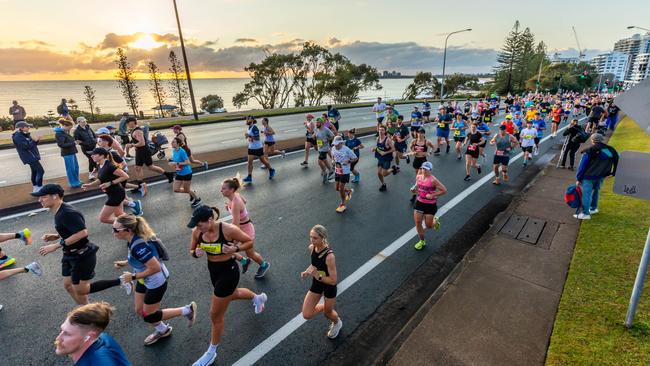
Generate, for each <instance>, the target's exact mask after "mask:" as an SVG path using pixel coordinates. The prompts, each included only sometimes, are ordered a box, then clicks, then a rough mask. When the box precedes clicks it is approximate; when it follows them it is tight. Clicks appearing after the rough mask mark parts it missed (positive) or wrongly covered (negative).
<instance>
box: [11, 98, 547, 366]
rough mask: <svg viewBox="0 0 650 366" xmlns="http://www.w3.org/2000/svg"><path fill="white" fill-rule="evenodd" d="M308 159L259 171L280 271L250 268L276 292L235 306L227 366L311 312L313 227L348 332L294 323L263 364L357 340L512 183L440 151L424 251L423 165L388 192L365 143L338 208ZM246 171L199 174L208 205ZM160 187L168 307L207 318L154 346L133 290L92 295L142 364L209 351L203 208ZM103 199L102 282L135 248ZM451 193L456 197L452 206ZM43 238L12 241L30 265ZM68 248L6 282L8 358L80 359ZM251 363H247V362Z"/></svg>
mask: <svg viewBox="0 0 650 366" xmlns="http://www.w3.org/2000/svg"><path fill="white" fill-rule="evenodd" d="M401 109H406V108H401ZM501 117H503V114H502V115H501ZM367 122H371V121H367ZM228 128H231V127H228ZM232 128H233V129H237V133H241V128H240V127H239V125H237V124H233V127H232ZM494 129H495V128H493V130H494ZM427 130H428V135H429V136H433V127H428V128H427ZM362 141H363V142H364V144H366V146H369V145H370V146H371V145H372V138H365V139H363V140H362ZM553 143H554V142H553V140H548V141H545V142H544V143H543V144H542V147H541V153H540V155H539V157H537V158H536V160H539V163H540V164H543V163H544V162H545V161H548V160H547V159H548V158H549V156H550V154H548V153H547V151H548V150H549V149H550V147H551V146H552V145H553ZM492 151H493V149H492V148H488V149H487V156H488V164H491V156H492V154H491V153H492ZM301 158H302V155H301V154H300V153H298V154H291V155H288V156H287V158H285V159H281V158H274V159H272V164H273V165H274V167H275V168H276V169H277V172H278V173H277V176H276V178H275V179H274V180H273V181H269V180H268V179H266V172H264V171H262V170H260V169H259V168H257V164H256V168H255V171H254V179H255V180H254V184H253V185H252V186H249V187H246V188H244V190H243V192H242V193H243V194H244V195H245V196H246V198H247V199H248V202H249V203H248V209H249V211H250V212H251V215H252V218H253V220H254V222H255V227H256V231H257V242H256V248H257V249H258V251H259V252H260V253H261V254H262V255H263V256H265V257H266V259H268V260H269V261H270V263H271V264H272V267H271V269H270V270H269V272H268V274H267V276H266V278H265V279H263V280H255V279H253V273H254V271H255V270H256V269H257V268H256V265H255V264H253V265H252V266H251V272H253V273H247V274H245V275H242V277H241V280H240V283H239V285H240V287H248V288H250V289H252V290H253V291H256V292H260V291H264V292H266V293H267V294H268V296H269V300H268V302H267V309H266V311H265V312H264V313H263V314H261V315H255V314H254V313H253V307H252V305H251V303H249V302H236V303H233V304H232V305H231V306H230V308H229V310H228V313H227V315H226V326H225V334H224V337H223V342H222V344H221V346H220V351H219V352H220V353H219V356H218V358H217V362H216V363H215V364H216V365H230V364H233V363H235V362H237V361H238V360H240V359H242V357H245V356H247V355H248V356H251V354H250V352H251V350H253V349H254V348H255V347H257V346H258V345H260V344H262V343H263V342H264V341H265V340H267V338H268V337H269V336H271V335H272V334H274V333H275V332H276V331H278V330H279V329H281V328H282V327H285V325H286V324H287V323H288V322H291V321H292V319H294V318H295V317H296V316H297V315H298V314H299V313H300V310H301V306H302V299H303V297H304V294H305V293H306V291H307V289H308V287H309V284H310V282H308V281H306V282H301V281H300V278H299V273H300V272H301V271H302V270H304V268H306V267H307V266H308V264H309V253H308V250H307V247H308V231H309V229H310V228H311V227H312V226H313V225H314V224H317V223H318V224H322V225H325V226H326V227H327V228H328V230H329V231H330V236H331V238H330V242H331V243H332V247H333V249H334V251H335V253H336V259H337V269H338V273H339V279H340V280H339V281H340V282H339V284H340V287H343V286H342V283H343V282H345V284H346V286H345V287H346V288H347V289H346V290H345V291H344V292H343V293H341V295H340V296H339V297H338V305H337V310H338V311H339V313H340V315H341V317H342V319H343V322H344V327H343V330H342V331H341V335H340V336H339V338H338V339H337V340H335V341H330V340H329V339H327V338H326V336H325V332H326V331H327V326H328V323H327V321H326V320H325V319H324V317H323V316H318V317H316V318H315V319H313V320H310V321H308V322H306V323H305V324H302V325H300V326H298V327H297V328H296V327H294V328H296V329H291V330H292V331H291V332H284V331H280V332H279V333H277V334H280V335H281V337H280V338H279V340H280V342H279V344H278V345H277V346H276V347H269V348H266V349H263V350H262V351H260V352H258V351H255V356H257V357H259V358H260V359H259V361H258V362H257V364H259V365H315V364H319V363H320V362H321V361H323V360H324V359H325V358H326V357H327V355H328V354H329V353H330V352H332V351H333V350H335V349H336V347H337V346H338V345H340V344H341V343H342V342H345V341H346V337H347V336H348V335H350V334H351V333H352V332H353V331H354V329H355V328H356V327H357V326H358V325H359V324H360V323H362V322H363V321H365V320H366V319H367V318H368V317H369V316H370V315H371V314H372V313H373V312H374V311H375V310H376V309H377V308H378V307H379V306H380V305H381V304H382V302H383V301H384V300H385V299H386V298H387V297H388V296H389V295H390V294H391V293H392V292H393V291H395V289H397V288H398V287H399V286H400V285H401V284H402V283H403V281H404V280H405V279H406V278H407V277H408V275H409V274H411V273H412V272H414V271H415V270H416V269H417V268H418V266H420V265H421V264H422V263H423V262H424V261H426V260H427V259H428V258H429V257H431V256H435V255H438V254H437V248H439V247H440V246H441V245H442V244H443V243H444V242H445V241H446V240H447V239H448V238H450V237H451V236H452V235H453V234H454V233H455V232H456V231H457V230H458V229H459V228H461V227H462V226H463V224H464V223H465V222H466V221H467V220H468V218H470V217H471V216H472V215H473V214H474V213H476V212H477V211H478V210H480V209H481V208H482V207H483V206H484V205H485V204H486V203H487V202H488V201H489V200H490V198H491V197H493V196H494V194H495V193H496V192H498V190H499V189H500V188H499V187H495V186H493V185H492V184H489V181H490V180H484V184H475V183H477V180H478V179H479V178H477V177H476V176H475V175H474V176H473V180H472V181H471V182H464V181H463V177H464V162H463V161H458V160H456V158H455V156H454V153H453V150H452V153H450V154H449V155H445V154H444V153H443V154H442V156H440V157H431V158H430V159H429V160H430V161H433V163H434V174H435V175H436V176H437V177H438V178H439V179H440V180H441V181H442V182H443V183H444V184H445V185H446V186H447V188H448V190H449V192H448V194H447V195H445V196H443V197H441V199H440V200H439V201H440V202H439V207H447V208H450V209H449V210H448V212H446V214H445V215H444V216H443V218H442V227H441V229H440V230H439V231H436V232H429V233H428V234H427V238H428V245H427V247H426V248H425V250H423V251H421V252H418V251H415V250H414V249H413V244H414V243H415V240H414V238H412V237H409V236H408V235H407V236H404V234H405V233H407V232H409V230H411V229H412V228H413V219H412V215H413V209H412V207H411V206H410V204H409V201H408V199H409V197H410V194H409V192H408V189H409V188H410V186H411V185H412V184H413V181H414V175H413V170H412V168H410V167H403V170H402V173H400V174H399V175H397V176H389V177H387V178H386V182H387V184H388V191H387V192H379V191H378V187H379V184H378V180H377V178H376V176H375V169H376V160H375V159H374V158H373V157H372V154H371V152H370V151H369V148H367V149H366V150H365V151H362V154H361V161H360V163H359V165H358V167H359V168H360V171H361V172H362V178H361V183H359V184H357V185H354V186H355V193H354V197H353V198H352V201H351V202H350V205H349V208H348V210H347V211H346V212H345V213H343V214H338V213H336V212H335V211H334V209H335V208H336V206H337V204H338V194H337V192H335V191H334V184H333V183H329V184H323V183H322V182H321V178H320V175H319V174H318V168H317V167H316V164H315V156H311V157H310V159H312V161H311V162H310V163H311V164H310V165H311V167H310V168H309V169H302V168H301V167H300V166H299V162H300V161H301ZM488 164H484V168H485V171H487V172H484V173H483V175H485V174H487V173H489V168H488V166H489V165H488ZM521 171H522V166H521V160H518V161H516V162H513V163H512V165H511V169H510V172H511V179H516V178H517V177H518V175H519V174H520V173H521ZM237 172H240V173H245V168H244V166H242V165H238V166H234V167H224V168H220V169H217V170H213V171H208V172H206V173H204V174H202V173H199V174H197V175H195V178H194V180H193V184H194V187H195V188H196V190H197V191H198V193H199V195H200V196H202V198H203V200H204V201H205V202H206V203H209V204H213V205H216V206H218V207H223V203H224V199H223V198H222V197H221V196H220V193H219V191H218V187H219V183H220V182H221V180H223V179H225V178H227V177H231V176H233V175H235V174H236V173H237ZM149 192H150V193H149V196H147V197H146V198H144V199H143V203H144V211H145V217H146V218H147V219H148V220H149V222H150V223H151V225H152V226H153V228H154V229H155V230H157V232H158V235H159V237H161V238H162V239H163V240H164V242H165V243H166V245H167V247H168V248H169V250H170V252H171V261H169V262H167V267H168V268H169V270H170V272H171V277H170V280H169V288H168V290H167V293H166V295H165V298H164V299H163V306H180V305H184V304H186V303H188V302H189V301H191V300H195V301H196V302H197V303H198V306H199V315H198V321H197V324H196V325H195V326H194V328H191V329H188V328H187V327H186V322H185V320H184V319H174V320H172V321H171V325H172V326H173V327H174V334H173V336H172V337H170V338H169V339H166V340H163V341H161V342H160V343H159V344H156V345H154V346H152V347H144V346H143V345H142V342H143V340H144V338H145V337H146V336H147V335H148V334H149V333H150V332H151V328H150V327H149V326H147V325H146V324H145V323H144V322H143V321H142V320H140V319H138V318H137V317H136V315H135V314H134V312H133V302H132V299H130V298H128V297H126V295H125V294H124V293H123V291H122V290H121V289H120V288H113V289H109V290H106V291H104V292H101V293H97V294H93V295H91V297H90V298H91V301H98V300H106V301H109V302H110V303H112V304H114V305H115V306H116V307H117V314H116V316H115V319H114V320H113V321H112V322H111V324H110V325H109V328H108V332H110V334H111V335H113V336H114V337H115V338H116V339H117V340H118V342H120V343H121V345H122V347H123V348H124V350H125V352H126V353H127V355H128V356H129V358H130V359H131V361H132V362H133V364H134V365H190V364H191V363H192V362H193V361H195V360H196V359H197V358H198V357H200V356H201V355H202V353H203V352H204V351H205V349H206V348H207V346H208V342H209V333H210V321H209V316H208V308H209V303H210V296H211V294H212V287H211V284H210V280H209V275H208V271H207V268H206V263H205V261H206V260H205V259H203V258H201V259H194V258H191V257H190V256H189V255H188V254H187V248H188V245H189V239H190V230H189V229H187V228H186V227H185V225H186V223H187V220H188V218H189V216H190V213H191V209H190V207H189V204H188V202H187V198H186V197H185V196H184V195H183V196H181V195H174V194H173V193H171V191H170V187H169V185H168V184H167V183H161V184H155V185H153V186H152V187H151V189H150V191H149ZM455 197H457V198H455ZM460 198H462V199H460ZM103 201H104V197H103V196H102V197H100V198H98V199H91V200H87V201H84V202H80V203H75V206H76V207H78V208H79V209H80V210H82V212H84V214H85V215H86V220H87V223H88V230H89V232H90V238H91V240H92V241H93V242H95V243H97V244H98V245H99V246H100V248H101V249H100V251H99V252H98V264H97V268H96V274H97V275H96V277H95V279H107V278H114V277H115V276H117V275H118V274H119V272H118V271H116V270H114V269H113V267H112V262H113V261H114V260H117V259H122V258H124V257H125V256H126V248H125V245H124V243H122V242H118V241H116V240H115V239H114V238H113V237H112V233H111V230H110V227H109V226H108V225H106V224H99V223H98V220H97V216H98V214H99V210H100V208H101V205H102V203H103ZM450 201H454V202H453V203H451V204H449V205H447V206H444V205H445V204H447V203H449V202H450ZM452 206H453V207H452ZM52 222H53V219H52V215H51V214H50V213H48V212H41V213H38V214H36V215H34V216H22V217H18V218H4V219H2V218H0V232H14V231H15V230H18V229H21V228H23V227H25V226H27V227H29V228H30V229H31V230H32V232H34V234H35V236H36V237H40V236H41V235H42V234H43V233H45V232H53V224H52ZM400 242H406V244H405V245H403V246H399V245H397V246H395V245H393V246H392V247H391V248H393V249H395V252H394V253H393V254H392V255H383V254H382V255H381V256H379V257H380V259H379V260H376V261H375V262H373V260H374V259H373V258H378V256H377V254H378V253H379V252H381V251H382V250H384V249H385V248H387V247H388V246H389V245H391V243H394V244H395V243H400ZM40 245H41V243H40V240H36V241H35V243H34V245H33V247H24V246H22V245H21V244H20V243H19V242H17V241H14V242H11V243H3V245H2V247H3V249H4V250H5V251H6V252H7V253H9V254H11V255H13V256H15V257H16V258H17V262H18V263H20V264H25V263H28V262H30V261H32V260H35V259H37V257H38V255H37V247H38V246H40ZM389 249H390V248H389ZM388 252H392V249H391V250H388V251H384V252H383V253H388ZM60 256H61V253H60V252H55V253H52V254H50V255H48V256H47V257H44V258H38V260H39V261H40V262H41V263H42V264H43V267H44V270H45V275H44V276H43V277H42V278H41V279H37V278H35V277H34V276H32V275H20V276H16V277H13V278H11V279H8V280H5V281H2V282H0V303H2V304H4V306H5V308H4V310H3V311H2V312H0V329H2V331H1V332H0V348H1V349H2V350H3V352H2V363H3V364H7V365H67V364H70V361H69V360H66V359H64V358H59V357H57V356H55V354H54V348H53V340H54V338H55V337H56V335H57V334H58V327H59V325H60V323H61V322H62V321H63V320H64V318H65V314H66V313H67V312H68V311H69V310H70V309H72V308H73V307H74V303H73V301H72V300H71V299H70V298H69V297H68V295H67V293H66V292H65V291H64V290H63V287H62V278H61V276H60V267H61V265H60ZM382 260H383V261H382ZM368 263H370V264H371V265H372V266H375V267H374V268H373V269H371V270H370V271H369V272H367V274H365V276H361V277H359V276H357V275H358V273H359V272H358V271H357V270H358V269H359V268H360V267H362V266H363V268H366V269H369V268H368V267H367V266H368ZM363 268H362V269H363ZM370 268H372V267H370ZM355 271H357V272H355ZM353 273H354V274H353ZM351 275H352V276H351ZM353 278H354V280H352V279H353ZM341 292H342V291H341ZM289 328H291V327H289ZM282 329H285V330H286V329H288V328H286V327H285V328H282ZM277 334H276V335H277ZM264 344H268V342H267V343H264ZM262 348H263V347H262ZM258 350H259V348H258ZM257 357H256V358H257ZM245 360H247V359H244V360H243V361H242V362H241V363H240V364H246V362H244V361H245Z"/></svg>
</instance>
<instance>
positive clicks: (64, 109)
mask: <svg viewBox="0 0 650 366" xmlns="http://www.w3.org/2000/svg"><path fill="white" fill-rule="evenodd" d="M56 112H57V113H58V114H59V115H60V116H61V117H68V116H69V115H70V108H68V101H67V100H65V99H61V104H59V106H58V107H56Z"/></svg>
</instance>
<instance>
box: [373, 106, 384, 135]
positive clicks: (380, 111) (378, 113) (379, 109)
mask: <svg viewBox="0 0 650 366" xmlns="http://www.w3.org/2000/svg"><path fill="white" fill-rule="evenodd" d="M372 111H373V112H375V117H376V118H377V136H379V126H380V125H381V124H382V122H384V117H386V103H384V102H382V101H381V97H377V103H375V104H374V105H373V106H372Z"/></svg>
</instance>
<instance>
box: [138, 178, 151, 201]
mask: <svg viewBox="0 0 650 366" xmlns="http://www.w3.org/2000/svg"><path fill="white" fill-rule="evenodd" d="M137 191H138V192H140V194H141V195H142V197H144V196H146V195H147V193H149V187H148V186H147V183H145V182H142V184H141V185H140V188H138V189H137Z"/></svg>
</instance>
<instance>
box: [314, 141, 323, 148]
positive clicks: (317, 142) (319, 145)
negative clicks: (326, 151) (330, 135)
mask: <svg viewBox="0 0 650 366" xmlns="http://www.w3.org/2000/svg"><path fill="white" fill-rule="evenodd" d="M316 145H317V146H318V148H319V149H320V148H321V147H323V140H321V139H318V140H316Z"/></svg>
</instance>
